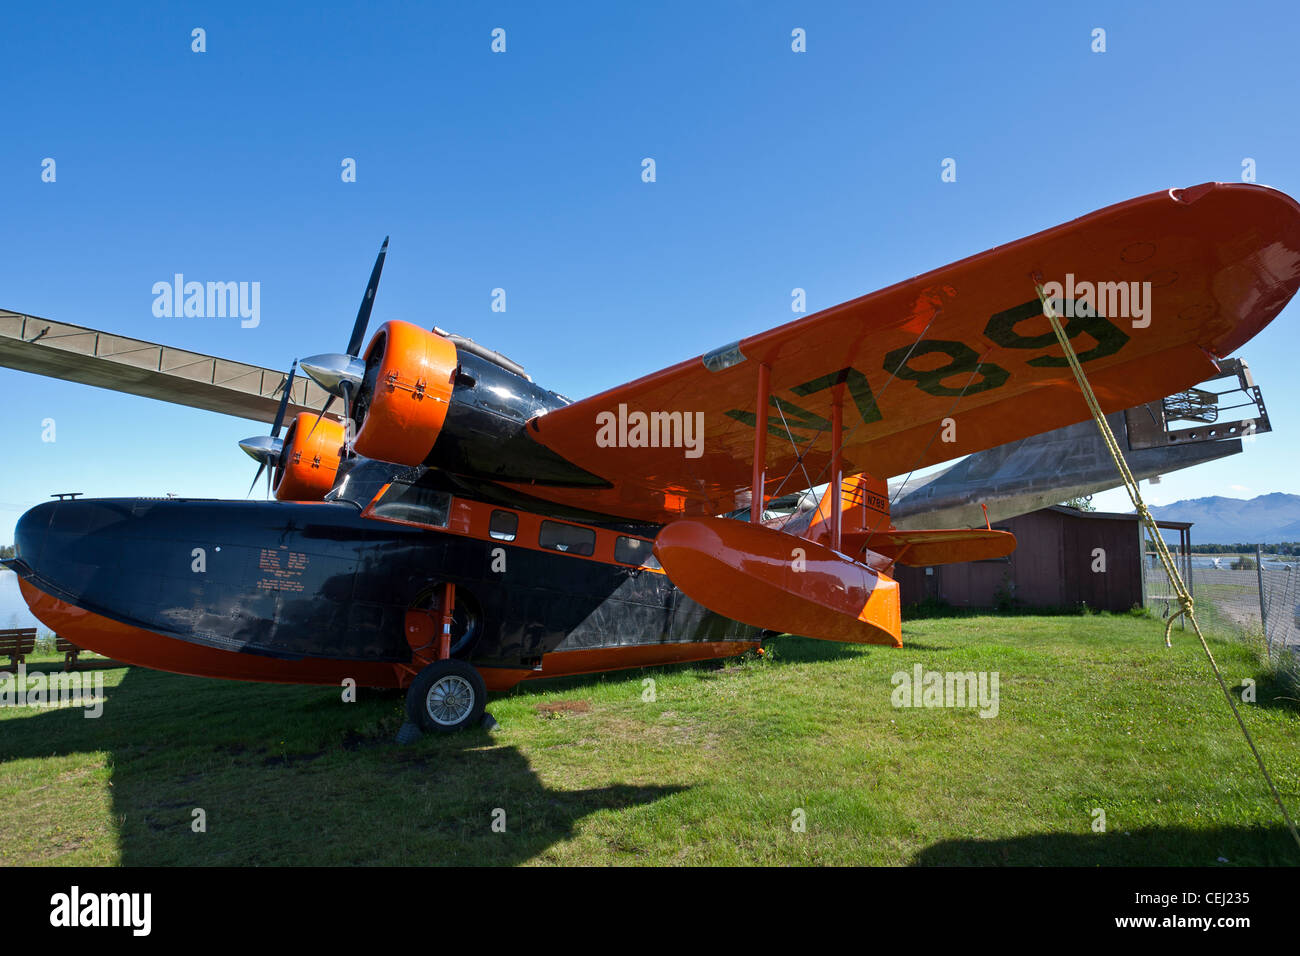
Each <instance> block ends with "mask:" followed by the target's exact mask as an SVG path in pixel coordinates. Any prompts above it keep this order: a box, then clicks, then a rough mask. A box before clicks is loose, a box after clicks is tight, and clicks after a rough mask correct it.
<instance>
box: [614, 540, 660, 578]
mask: <svg viewBox="0 0 1300 956" xmlns="http://www.w3.org/2000/svg"><path fill="white" fill-rule="evenodd" d="M653 547H654V542H653V541H646V540H645V539H643V538H629V537H626V536H624V535H619V536H618V537H617V538H615V539H614V560H615V561H618V562H620V563H622V564H635V565H637V566H638V567H642V568H651V569H652V570H656V571H657V570H659V562H658V561H657V560H655V556H654V555H653V554H652V553H651V551H650V549H651V548H653Z"/></svg>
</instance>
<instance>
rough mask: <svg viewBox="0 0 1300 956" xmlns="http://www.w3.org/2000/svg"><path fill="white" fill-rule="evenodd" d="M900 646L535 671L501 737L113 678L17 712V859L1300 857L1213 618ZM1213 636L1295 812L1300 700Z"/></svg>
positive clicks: (5, 814)
mask: <svg viewBox="0 0 1300 956" xmlns="http://www.w3.org/2000/svg"><path fill="white" fill-rule="evenodd" d="M904 641H905V643H906V645H907V646H906V647H905V648H904V649H903V650H901V651H898V650H890V649H886V648H876V647H870V648H867V647H856V646H843V645H834V644H826V643H820V642H814V641H806V640H801V639H797V638H781V639H778V640H776V641H774V642H773V643H772V644H771V645H770V647H771V653H770V654H769V656H768V658H767V659H751V660H746V661H743V662H737V661H732V662H728V663H727V664H726V665H725V666H720V667H719V666H712V665H701V666H684V667H675V668H658V669H654V670H645V671H627V672H620V673H615V674H607V675H603V676H597V677H592V678H586V679H569V680H562V681H550V682H545V683H540V682H539V683H535V684H531V685H529V684H525V685H522V686H521V687H520V688H518V689H517V690H516V691H514V692H512V693H510V694H505V695H497V696H494V697H493V699H492V700H491V701H490V704H489V707H490V710H491V711H492V713H493V714H494V715H495V716H496V718H497V719H498V720H499V721H500V723H501V727H500V728H499V729H498V730H496V731H494V732H492V733H488V732H485V731H475V732H472V733H466V734H461V735H455V736H451V737H430V738H426V739H424V740H422V741H421V742H420V743H417V744H415V745H412V746H410V747H398V746H395V745H394V744H392V743H391V740H392V737H393V734H394V733H395V732H396V730H397V727H398V725H399V723H400V721H401V698H400V696H396V695H382V694H378V693H370V694H369V695H366V694H365V692H363V696H362V700H361V702H359V703H354V704H344V703H342V701H341V695H340V693H339V692H338V691H335V690H333V689H330V688H311V687H276V686H268V685H256V684H237V683H229V682H223V681H209V680H199V679H192V678H185V677H177V676H173V675H167V674H161V673H156V672H152V671H147V670H143V669H139V668H135V669H130V670H112V671H107V672H106V673H105V683H106V685H107V690H108V699H107V701H106V703H105V705H104V713H103V716H102V717H101V718H99V719H98V720H88V719H85V718H83V717H82V715H81V712H80V711H79V710H66V709H65V710H48V709H47V710H36V709H30V708H0V807H3V810H0V864H9V865H12V864H128V865H131V864H136V865H138V864H201V865H211V864H216V865H243V864H393V863H395V864H403V863H414V864H439V863H450V864H456V863H460V864H465V863H493V864H515V863H535V864H549V863H559V864H609V863H617V864H643V863H645V864H671V863H687V864H1075V865H1096V864H1138V865H1144V864H1194V865H1207V864H1208V865H1214V864H1216V863H1218V862H1219V861H1220V859H1221V858H1222V859H1226V860H1227V861H1228V862H1229V864H1231V865H1238V864H1277V863H1288V864H1294V863H1296V862H1300V850H1297V849H1296V847H1295V846H1294V844H1292V843H1291V842H1290V837H1289V836H1288V835H1287V833H1286V831H1285V829H1284V828H1283V826H1282V823H1281V820H1280V817H1279V815H1278V812H1277V810H1276V808H1275V806H1273V804H1272V803H1271V801H1270V798H1269V795H1268V793H1267V790H1266V789H1265V787H1264V785H1263V782H1262V781H1261V779H1260V778H1259V775H1258V772H1257V771H1256V769H1255V767H1254V763H1253V760H1252V759H1251V757H1250V754H1249V752H1248V751H1247V749H1246V747H1245V744H1244V742H1243V741H1242V739H1241V736H1240V732H1239V731H1238V729H1237V728H1236V725H1235V724H1234V723H1233V721H1232V719H1231V716H1230V714H1229V712H1228V710H1227V707H1226V704H1225V703H1224V701H1223V699H1222V695H1221V694H1220V692H1219V690H1218V688H1217V685H1215V684H1214V682H1213V678H1212V677H1211V675H1210V673H1209V670H1208V665H1207V664H1206V662H1205V660H1204V657H1203V654H1202V652H1201V650H1200V648H1199V646H1198V645H1197V643H1196V641H1195V637H1194V635H1192V634H1191V633H1190V632H1187V633H1186V634H1180V633H1179V632H1178V631H1175V646H1174V648H1173V649H1172V650H1168V649H1166V648H1165V647H1164V645H1163V642H1162V640H1161V626H1160V624H1159V623H1158V622H1156V621H1153V620H1150V619H1149V618H1145V617H1137V616H1109V615H1088V616H1075V617H1062V616H1050V617H1035V616H1026V615H1014V616H965V615H964V616H961V617H950V618H943V617H933V618H928V619H924V620H916V621H911V622H908V623H907V624H905V626H904ZM1212 646H1213V649H1214V652H1215V654H1216V656H1217V658H1218V660H1219V662H1220V664H1221V666H1222V667H1223V669H1224V673H1225V676H1226V677H1227V678H1228V680H1229V683H1230V684H1231V685H1237V684H1239V683H1240V682H1241V680H1242V679H1243V678H1253V679H1255V680H1256V681H1258V702H1257V703H1255V704H1249V705H1244V706H1243V710H1244V712H1245V719H1246V720H1247V722H1248V726H1249V727H1250V729H1251V731H1252V733H1254V734H1255V736H1256V740H1257V741H1258V742H1259V745H1260V747H1261V749H1262V750H1263V752H1264V754H1265V757H1266V759H1267V760H1268V762H1269V765H1270V768H1271V769H1272V771H1273V773H1274V776H1275V778H1276V780H1277V781H1278V783H1279V786H1280V787H1281V789H1282V791H1283V793H1284V795H1285V797H1286V798H1287V800H1288V801H1289V803H1290V804H1291V806H1292V807H1293V808H1300V787H1298V786H1297V780H1298V779H1300V750H1298V748H1297V742H1298V740H1300V734H1298V733H1297V731H1300V713H1298V712H1297V710H1296V709H1295V707H1296V706H1297V705H1296V704H1295V703H1293V702H1292V701H1289V700H1286V699H1279V696H1280V694H1281V692H1280V691H1279V690H1278V689H1277V688H1276V687H1275V685H1273V684H1272V683H1270V680H1269V677H1268V675H1267V674H1265V673H1263V672H1262V671H1261V668H1260V665H1259V663H1258V660H1259V658H1258V657H1257V656H1256V653H1255V651H1254V650H1253V649H1252V648H1251V647H1250V646H1249V645H1247V644H1243V643H1241V642H1238V641H1233V640H1217V639H1216V640H1215V641H1214V642H1213V645H1212ZM916 663H920V664H921V665H922V666H923V667H924V668H925V669H926V670H932V671H935V670H937V671H972V670H973V671H997V672H998V673H999V675H1000V702H999V713H998V715H997V716H996V717H994V718H992V719H983V718H981V717H979V716H978V714H977V712H976V711H974V710H970V709H941V708H940V709H896V708H894V707H893V706H891V703H890V697H891V691H892V690H893V686H892V684H891V681H890V678H891V675H892V674H893V673H894V672H895V671H900V670H908V671H910V670H911V668H912V666H913V665H914V664H916ZM34 666H35V665H33V667H34ZM647 677H650V678H653V679H654V681H655V685H656V686H655V690H656V699H655V701H654V702H646V701H644V700H643V699H642V695H643V690H644V686H643V681H644V680H645V679H646V678H647ZM558 701H584V702H586V703H587V704H589V706H590V709H589V710H587V711H586V712H572V711H571V712H561V713H559V714H558V715H547V714H544V713H542V712H540V711H539V705H542V704H547V703H555V702H558ZM195 808H202V809H203V810H204V811H205V812H206V818H207V832H205V833H195V832H192V830H191V820H192V811H193V809H195ZM498 808H499V809H501V810H504V811H505V826H506V830H505V832H504V833H496V832H493V830H492V827H491V824H492V819H493V811H494V810H496V809H498ZM1094 808H1100V809H1102V810H1104V811H1105V814H1106V831H1105V832H1104V833H1099V832H1093V829H1092V823H1093V810H1094ZM796 809H801V810H802V811H803V812H804V814H805V815H806V821H807V828H806V832H802V833H798V832H792V829H791V820H792V812H793V811H795V810H796Z"/></svg>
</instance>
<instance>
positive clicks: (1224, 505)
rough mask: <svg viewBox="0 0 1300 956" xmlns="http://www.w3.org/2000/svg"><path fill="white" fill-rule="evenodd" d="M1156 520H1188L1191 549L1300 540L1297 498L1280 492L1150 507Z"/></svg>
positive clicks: (1215, 497)
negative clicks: (1206, 546)
mask: <svg viewBox="0 0 1300 956" xmlns="http://www.w3.org/2000/svg"><path fill="white" fill-rule="evenodd" d="M1151 513H1152V514H1153V515H1155V517H1156V519H1157V520H1160V521H1191V522H1194V524H1193V525H1192V547H1193V548H1194V547H1195V546H1196V545H1197V544H1237V543H1239V542H1251V543H1255V542H1258V543H1260V544H1277V543H1278V542H1281V541H1300V495H1291V494H1286V493H1284V492H1280V491H1277V492H1273V493H1272V494H1267V495H1259V496H1257V497H1254V498H1250V499H1244V498H1224V497H1222V496H1220V495H1213V496H1211V497H1209V498H1189V499H1187V500H1185V501H1175V502H1174V503H1173V504H1169V505H1152V506H1151Z"/></svg>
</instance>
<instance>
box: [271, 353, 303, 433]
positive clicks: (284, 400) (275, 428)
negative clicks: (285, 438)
mask: <svg viewBox="0 0 1300 956" xmlns="http://www.w3.org/2000/svg"><path fill="white" fill-rule="evenodd" d="M297 370H298V360H297V359H294V360H293V364H292V365H290V366H289V379H288V381H286V382H285V383H284V394H283V395H281V396H280V408H279V410H278V411H277V412H276V413H275V424H274V425H272V426H271V437H272V438H279V437H280V426H281V425H283V424H284V411H285V409H286V408H288V407H289V396H290V395H291V394H292V393H293V376H294V373H295V372H296V371H297Z"/></svg>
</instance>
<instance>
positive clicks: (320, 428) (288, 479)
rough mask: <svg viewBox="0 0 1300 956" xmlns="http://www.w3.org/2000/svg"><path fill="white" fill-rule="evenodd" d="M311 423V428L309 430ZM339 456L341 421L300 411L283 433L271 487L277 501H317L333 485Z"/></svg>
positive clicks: (341, 442) (341, 432) (341, 446)
mask: <svg viewBox="0 0 1300 956" xmlns="http://www.w3.org/2000/svg"><path fill="white" fill-rule="evenodd" d="M313 426H315V430H313ZM342 456H343V423H342V422H338V421H335V420H334V419H332V418H322V419H321V420H320V423H319V424H317V422H316V416H315V415H313V414H312V413H311V412H302V413H301V414H300V415H298V417H297V418H295V419H294V420H293V422H292V423H291V424H290V425H289V430H288V432H286V433H285V436H284V446H283V451H281V452H280V463H279V464H278V465H277V466H276V468H275V477H274V479H273V487H274V488H275V497H276V499H277V500H278V501H320V500H321V498H323V497H325V492H327V491H329V490H330V489H331V488H333V487H334V475H335V473H336V472H338V470H339V461H340V460H341V459H342Z"/></svg>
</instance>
